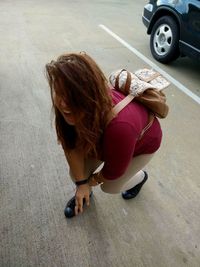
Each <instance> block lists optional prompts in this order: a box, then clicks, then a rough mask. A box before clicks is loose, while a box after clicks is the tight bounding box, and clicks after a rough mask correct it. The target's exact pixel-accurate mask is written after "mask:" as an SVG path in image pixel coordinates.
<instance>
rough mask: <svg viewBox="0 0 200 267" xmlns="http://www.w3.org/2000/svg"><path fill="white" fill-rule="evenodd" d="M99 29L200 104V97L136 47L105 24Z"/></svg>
mask: <svg viewBox="0 0 200 267" xmlns="http://www.w3.org/2000/svg"><path fill="white" fill-rule="evenodd" d="M99 27H100V28H102V29H103V30H104V31H106V32H107V33H108V34H110V35H111V36H112V37H113V38H115V39H116V40H117V41H118V42H120V43H121V44H122V45H123V46H125V47H126V48H128V49H129V50H130V51H131V52H133V53H134V54H135V55H136V56H138V57H139V58H140V59H142V60H143V61H144V62H146V63H147V64H148V65H150V66H151V67H152V68H153V69H154V70H157V71H158V72H159V73H160V74H162V75H163V76H164V77H165V78H166V79H168V80H169V81H170V82H171V83H173V84H174V85H175V86H176V87H177V88H178V89H180V90H181V91H182V92H184V93H185V94H186V95H188V96H189V97H191V98H192V99H193V100H194V101H196V102H197V103H198V104H200V97H198V96H197V95H195V94H194V93H192V92H191V91H190V90H189V89H188V88H187V87H185V86H184V85H183V84H181V83H180V82H179V81H177V80H176V79H175V78H173V77H172V76H171V75H169V74H168V73H167V72H165V71H164V70H162V69H161V68H160V67H158V66H157V65H156V64H155V63H153V62H152V61H151V60H149V59H148V58H147V57H145V56H144V55H143V54H141V53H140V52H139V51H138V50H137V49H135V48H134V47H132V46H131V45H129V44H128V43H127V42H125V41H124V40H123V39H122V38H120V37H119V36H118V35H117V34H115V33H114V32H112V31H111V30H110V29H108V28H107V27H106V26H104V25H103V24H100V25H99Z"/></svg>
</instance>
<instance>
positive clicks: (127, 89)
mask: <svg viewBox="0 0 200 267" xmlns="http://www.w3.org/2000/svg"><path fill="white" fill-rule="evenodd" d="M123 71H126V73H127V78H126V83H125V85H124V88H123V93H124V94H125V95H128V94H129V93H130V86H131V74H130V72H129V71H127V70H126V69H122V70H121V71H120V72H119V74H118V75H117V77H116V80H115V86H114V87H115V89H116V90H117V91H122V90H120V89H119V77H120V74H121V73H122V72H123Z"/></svg>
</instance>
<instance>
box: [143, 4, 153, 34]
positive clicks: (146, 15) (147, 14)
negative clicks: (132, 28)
mask: <svg viewBox="0 0 200 267" xmlns="http://www.w3.org/2000/svg"><path fill="white" fill-rule="evenodd" d="M152 16H153V5H152V4H147V5H145V7H144V10H143V15H142V22H143V24H144V25H145V26H146V27H147V30H148V28H149V24H150V21H151V18H152Z"/></svg>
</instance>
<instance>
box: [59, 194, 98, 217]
mask: <svg viewBox="0 0 200 267" xmlns="http://www.w3.org/2000/svg"><path fill="white" fill-rule="evenodd" d="M92 194H93V193H92V192H91V193H90V197H91V196H92ZM84 204H85V199H83V206H84ZM75 206H76V201H75V196H73V197H72V198H71V199H70V200H69V201H68V202H67V205H66V207H65V209H64V214H65V217H67V218H72V217H74V216H75Z"/></svg>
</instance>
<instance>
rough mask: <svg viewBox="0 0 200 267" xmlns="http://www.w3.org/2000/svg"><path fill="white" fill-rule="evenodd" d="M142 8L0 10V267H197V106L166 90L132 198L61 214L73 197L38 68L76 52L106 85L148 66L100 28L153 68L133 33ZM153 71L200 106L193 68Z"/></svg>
mask: <svg viewBox="0 0 200 267" xmlns="http://www.w3.org/2000/svg"><path fill="white" fill-rule="evenodd" d="M146 2H147V1H130V0H124V1H103V0H102V1H97V0H94V1H89V0H86V1H81V0H76V1H66V0H65V1H64V0H58V1H55V0H50V1H47V0H41V1H33V0H30V1H25V0H24V1H22V0H19V1H14V0H9V1H1V2H0V34H1V38H0V201H1V202H0V203H1V207H0V266H1V267H8V266H9V267H21V266H23V267H35V266H42V267H43V266H44V267H47V266H48V267H51V266H52V267H55V266H56V267H57V266H58V267H60V266H64V267H66V266H69V267H73V266H76V267H77V266H80V267H96V266H97V267H104V266H109V267H112V266H113V267H119V266H120V267H121V266H127V267H145V266H148V267H157V266H158V267H172V266H173V267H179V266H180V267H182V266H189V267H199V266H200V245H199V244H200V220H199V210H200V208H199V207H200V180H199V176H200V171H199V155H200V145H199V137H200V116H199V114H200V106H199V105H198V104H197V103H196V102H195V101H193V100H192V99H191V98H189V97H188V96H187V95H185V94H184V93H183V92H181V91H180V90H179V89H178V88H176V87H175V86H174V85H173V84H172V85H171V86H170V87H169V88H168V89H166V95H167V98H168V103H169V106H170V113H169V116H168V117H167V118H166V119H165V120H161V124H162V128H163V133H164V137H163V143H162V146H161V148H160V151H159V152H158V153H157V155H156V156H155V157H154V158H153V160H152V161H151V162H150V164H149V165H148V166H147V168H146V170H147V171H148V173H149V180H148V183H147V184H146V185H145V186H144V188H143V190H142V191H141V194H140V195H139V196H138V197H137V198H136V199H134V200H133V201H128V202H126V201H124V200H123V199H122V198H121V197H120V195H109V194H105V193H103V192H101V191H100V190H99V189H98V188H95V190H94V198H93V199H92V200H91V206H90V208H87V210H85V212H84V213H83V215H81V216H78V217H76V218H74V219H72V220H66V219H65V217H64V214H63V208H64V206H65V204H66V202H67V200H68V199H69V198H70V197H71V196H72V195H73V194H74V189H75V188H74V186H73V184H72V183H71V181H70V179H69V177H68V166H67V163H66V161H65V158H64V154H63V151H62V149H61V147H60V146H58V145H57V142H56V135H55V130H54V127H53V125H52V122H51V121H52V120H51V118H52V116H51V102H50V95H49V89H48V85H47V81H46V78H45V73H44V66H45V64H46V63H47V62H49V61H51V60H52V59H55V58H56V57H57V56H58V55H60V54H61V53H63V52H78V51H86V52H87V53H89V54H90V55H91V56H92V57H93V58H94V59H95V60H96V61H97V62H98V63H99V65H100V66H101V67H102V69H103V70H104V71H105V73H106V75H108V74H109V73H110V72H111V71H113V70H115V69H118V68H122V67H124V68H128V69H129V70H133V71H134V70H137V69H139V68H142V67H146V66H147V64H146V63H144V62H143V61H142V60H141V59H139V58H138V57H137V56H136V55H134V54H133V53H132V52H130V51H129V50H127V49H126V48H125V47H123V46H122V45H121V44H120V43H118V42H117V41H116V40H115V39H113V38H112V37H111V36H109V35H108V34H107V33H105V32H104V31H103V30H102V29H101V28H99V26H98V25H99V24H104V25H105V26H107V27H109V28H110V29H112V31H113V32H115V33H116V34H118V35H119V36H120V37H121V38H123V39H124V40H125V41H127V42H128V43H129V44H131V45H132V46H133V47H135V48H136V49H138V50H139V51H140V52H141V53H142V54H144V55H145V56H146V57H147V58H149V59H151V60H152V61H153V62H155V61H154V60H153V59H152V57H151V54H150V51H149V37H148V36H147V35H146V29H145V27H144V26H143V24H142V22H141V14H142V10H143V6H144V4H145V3H146ZM155 63H156V62H155ZM156 64H158V63H156ZM158 66H159V67H161V68H162V69H163V70H165V71H166V72H167V73H169V74H170V75H172V76H173V77H175V78H176V79H177V80H178V81H179V82H181V83H182V84H184V85H185V86H186V87H187V88H189V89H190V90H191V91H192V92H193V93H195V94H197V95H198V96H200V91H199V81H200V78H199V69H200V68H199V67H200V63H199V62H196V61H193V60H191V59H188V58H181V59H179V60H177V61H176V62H174V63H172V64H171V65H168V66H164V65H161V64H158Z"/></svg>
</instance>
